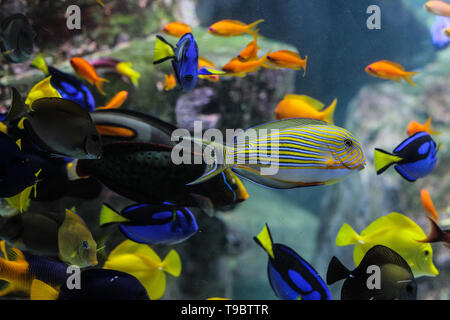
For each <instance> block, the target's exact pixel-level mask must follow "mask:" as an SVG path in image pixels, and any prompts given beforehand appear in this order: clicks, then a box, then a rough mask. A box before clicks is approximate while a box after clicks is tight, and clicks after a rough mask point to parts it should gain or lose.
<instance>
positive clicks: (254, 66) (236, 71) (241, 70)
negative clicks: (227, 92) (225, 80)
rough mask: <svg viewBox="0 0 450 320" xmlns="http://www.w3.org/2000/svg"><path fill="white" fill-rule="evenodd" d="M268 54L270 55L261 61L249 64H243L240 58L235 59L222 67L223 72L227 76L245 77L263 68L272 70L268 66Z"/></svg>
mask: <svg viewBox="0 0 450 320" xmlns="http://www.w3.org/2000/svg"><path fill="white" fill-rule="evenodd" d="M268 54H269V53H267V54H266V55H265V56H263V57H261V58H260V59H256V60H250V61H247V62H242V61H241V60H239V58H238V57H234V58H233V59H231V61H230V62H228V63H227V64H226V65H224V66H223V67H222V70H223V71H224V72H225V75H227V76H236V77H245V76H246V75H247V73H249V72H256V71H258V70H259V69H260V68H261V67H265V68H269V69H270V68H271V67H270V66H269V65H268V64H267V56H268Z"/></svg>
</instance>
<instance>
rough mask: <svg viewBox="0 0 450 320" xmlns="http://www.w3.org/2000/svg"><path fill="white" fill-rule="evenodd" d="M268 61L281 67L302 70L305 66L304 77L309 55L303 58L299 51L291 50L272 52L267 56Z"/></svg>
mask: <svg viewBox="0 0 450 320" xmlns="http://www.w3.org/2000/svg"><path fill="white" fill-rule="evenodd" d="M267 61H269V63H271V64H273V65H275V66H277V67H279V68H288V69H293V70H301V69H302V68H303V71H304V72H303V77H304V76H305V75H306V66H307V64H308V56H305V59H302V57H301V56H300V55H299V54H298V53H297V52H294V51H289V50H280V51H275V52H271V53H270V54H269V55H268V56H267Z"/></svg>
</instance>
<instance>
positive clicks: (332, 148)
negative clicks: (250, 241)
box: [184, 118, 366, 189]
mask: <svg viewBox="0 0 450 320" xmlns="http://www.w3.org/2000/svg"><path fill="white" fill-rule="evenodd" d="M184 139H187V140H191V141H194V142H196V143H199V144H202V146H203V159H204V160H205V163H206V166H205V167H206V170H205V171H204V173H203V175H202V176H200V177H199V178H197V179H196V180H195V181H193V182H191V183H189V184H198V183H202V182H204V181H206V180H209V179H211V178H212V177H214V176H216V175H217V174H219V173H221V172H222V171H223V170H225V169H226V168H231V169H232V170H233V171H234V172H236V173H237V174H239V175H241V176H243V177H244V178H247V179H249V180H251V181H253V182H256V183H258V184H261V185H264V186H267V187H271V188H275V189H290V188H297V187H310V186H319V185H330V184H334V183H337V182H339V181H340V180H342V179H344V178H345V177H347V176H348V175H349V174H351V173H354V172H359V171H361V170H363V169H364V167H365V163H366V160H365V157H364V152H363V149H362V147H361V145H360V143H359V142H358V140H356V138H355V137H354V136H353V135H352V134H351V133H350V132H348V131H347V130H345V129H343V128H340V127H337V126H334V125H331V124H329V123H327V122H324V121H320V120H314V119H306V118H295V119H287V120H281V121H274V122H270V123H267V124H263V125H260V126H257V127H254V128H251V129H248V130H246V131H244V132H242V133H240V134H238V135H236V136H235V138H234V144H233V145H232V146H228V145H222V144H220V143H218V142H211V141H206V140H204V139H197V138H189V137H184Z"/></svg>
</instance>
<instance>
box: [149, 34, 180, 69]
mask: <svg viewBox="0 0 450 320" xmlns="http://www.w3.org/2000/svg"><path fill="white" fill-rule="evenodd" d="M173 58H175V51H174V48H173V46H172V45H171V44H170V43H168V42H167V41H166V39H164V38H163V37H161V36H156V43H155V50H154V52H153V64H159V63H162V62H164V61H166V60H168V59H173Z"/></svg>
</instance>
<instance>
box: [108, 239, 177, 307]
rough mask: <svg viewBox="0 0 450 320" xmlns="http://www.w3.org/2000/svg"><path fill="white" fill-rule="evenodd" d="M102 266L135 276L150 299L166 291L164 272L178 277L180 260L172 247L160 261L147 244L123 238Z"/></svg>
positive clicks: (158, 296) (160, 295)
mask: <svg viewBox="0 0 450 320" xmlns="http://www.w3.org/2000/svg"><path fill="white" fill-rule="evenodd" d="M103 268H104V269H111V270H117V271H122V272H126V273H129V274H131V275H132V276H135V277H136V278H137V279H138V280H139V282H140V283H142V285H143V286H144V287H145V289H146V290H147V293H148V296H149V297H150V299H151V300H157V299H160V298H161V297H162V296H163V295H164V292H165V291H166V274H165V273H166V272H167V273H168V274H170V275H172V276H174V277H178V276H179V275H180V273H181V260H180V256H179V255H178V253H177V252H176V251H175V250H173V249H172V250H171V251H170V252H169V253H168V254H167V256H166V258H165V259H164V260H163V261H161V259H160V258H159V256H158V255H157V254H156V253H155V251H153V250H152V248H150V247H149V246H148V245H146V244H139V243H135V242H133V241H130V240H125V241H124V242H122V243H121V244H119V245H118V246H117V247H116V248H114V249H113V250H112V251H111V253H110V254H109V256H108V260H106V262H105V265H104V266H103Z"/></svg>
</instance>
